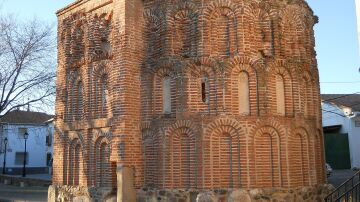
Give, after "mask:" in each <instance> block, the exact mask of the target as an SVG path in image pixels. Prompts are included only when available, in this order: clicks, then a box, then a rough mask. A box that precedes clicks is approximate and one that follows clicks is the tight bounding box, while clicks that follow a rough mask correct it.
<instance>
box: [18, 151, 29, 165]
mask: <svg viewBox="0 0 360 202" xmlns="http://www.w3.org/2000/svg"><path fill="white" fill-rule="evenodd" d="M28 162H29V153H28V152H26V165H28ZM23 164H24V152H16V153H15V165H23Z"/></svg>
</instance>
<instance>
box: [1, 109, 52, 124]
mask: <svg viewBox="0 0 360 202" xmlns="http://www.w3.org/2000/svg"><path fill="white" fill-rule="evenodd" d="M53 117H54V116H53V115H49V114H45V113H42V112H31V111H20V110H15V111H12V112H9V113H7V114H6V115H5V116H3V117H1V118H0V122H2V123H18V124H44V122H46V121H48V120H49V119H51V118H53Z"/></svg>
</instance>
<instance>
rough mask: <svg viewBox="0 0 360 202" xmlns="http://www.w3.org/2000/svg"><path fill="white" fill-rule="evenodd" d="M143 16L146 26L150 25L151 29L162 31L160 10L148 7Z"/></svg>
mask: <svg viewBox="0 0 360 202" xmlns="http://www.w3.org/2000/svg"><path fill="white" fill-rule="evenodd" d="M143 17H144V20H145V26H146V27H149V29H150V30H151V31H155V32H158V31H160V28H161V20H160V16H159V12H158V11H156V10H155V9H146V10H145V11H144V13H143Z"/></svg>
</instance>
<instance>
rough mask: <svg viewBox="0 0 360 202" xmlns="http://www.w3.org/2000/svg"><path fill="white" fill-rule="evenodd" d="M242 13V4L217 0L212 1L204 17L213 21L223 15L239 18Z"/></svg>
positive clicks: (228, 0)
mask: <svg viewBox="0 0 360 202" xmlns="http://www.w3.org/2000/svg"><path fill="white" fill-rule="evenodd" d="M241 13H242V8H241V7H240V4H237V3H233V2H232V1H230V0H215V1H212V2H211V3H210V4H209V5H208V6H207V7H206V8H205V11H204V17H205V18H206V19H211V18H213V17H214V16H216V15H219V14H222V15H226V16H228V17H231V18H237V17H239V16H240V14H241Z"/></svg>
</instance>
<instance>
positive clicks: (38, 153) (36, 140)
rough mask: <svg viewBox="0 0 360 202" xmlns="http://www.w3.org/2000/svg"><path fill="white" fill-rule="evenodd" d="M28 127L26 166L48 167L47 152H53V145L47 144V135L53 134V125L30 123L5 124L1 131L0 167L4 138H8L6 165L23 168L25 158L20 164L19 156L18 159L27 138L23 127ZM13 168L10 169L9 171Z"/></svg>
mask: <svg viewBox="0 0 360 202" xmlns="http://www.w3.org/2000/svg"><path fill="white" fill-rule="evenodd" d="M24 128H26V129H27V133H28V134H29V136H28V139H27V142H26V147H27V149H26V150H27V155H28V164H27V165H26V167H29V168H30V167H31V168H44V167H47V166H48V165H47V153H52V146H51V147H49V146H48V145H47V144H46V136H47V135H49V134H51V135H52V134H53V125H52V123H49V124H42V125H30V124H26V125H25V124H3V125H2V131H1V133H2V134H1V136H0V137H2V138H1V151H2V152H1V154H0V167H3V164H2V163H3V159H4V152H3V151H4V143H3V139H4V138H5V137H7V138H8V144H7V154H6V167H7V168H9V169H12V168H22V167H23V160H21V163H20V164H19V158H18V160H16V153H17V152H24V147H25V140H24V138H23V137H24V136H23V129H24ZM0 129H1V128H0ZM9 172H11V170H8V173H9Z"/></svg>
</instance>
